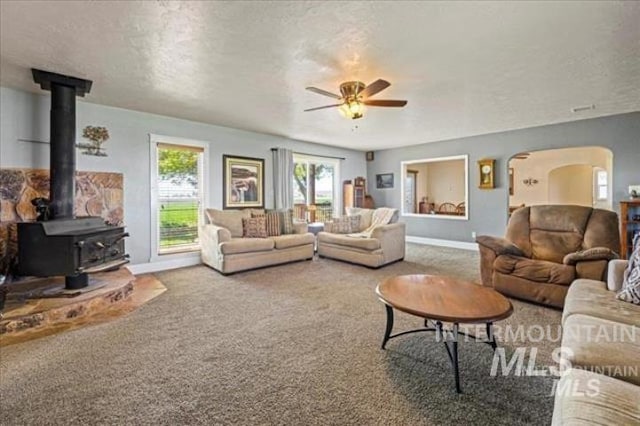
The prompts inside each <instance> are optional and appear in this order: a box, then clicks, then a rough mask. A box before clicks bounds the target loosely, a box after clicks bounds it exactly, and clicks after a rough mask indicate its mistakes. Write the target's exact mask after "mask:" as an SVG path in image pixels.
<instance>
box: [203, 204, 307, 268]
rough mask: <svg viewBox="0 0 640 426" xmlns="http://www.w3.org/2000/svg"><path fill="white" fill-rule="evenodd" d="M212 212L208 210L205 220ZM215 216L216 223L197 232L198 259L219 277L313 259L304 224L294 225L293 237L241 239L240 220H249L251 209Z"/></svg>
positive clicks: (229, 211) (290, 235) (289, 235)
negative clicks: (200, 257)
mask: <svg viewBox="0 0 640 426" xmlns="http://www.w3.org/2000/svg"><path fill="white" fill-rule="evenodd" d="M213 212H214V211H213V209H210V210H209V211H208V217H210V215H211V214H213ZM215 213H216V214H217V218H218V222H217V223H218V224H217V225H214V224H212V223H208V224H206V225H204V226H202V228H201V229H200V244H201V247H202V251H201V256H202V262H203V263H205V264H206V265H209V266H210V267H212V268H213V269H215V270H216V271H218V272H221V273H222V274H232V273H234V272H239V271H246V270H248V269H255V268H261V267H264V266H271V265H278V264H282V263H288V262H295V261H299V260H311V259H312V258H313V247H314V243H315V237H314V236H313V234H312V233H310V232H307V224H306V223H294V233H293V234H287V235H280V236H274V237H267V238H243V237H242V219H243V218H250V217H251V211H250V210H224V211H221V210H217V211H215ZM208 220H210V219H208ZM223 225H224V226H223Z"/></svg>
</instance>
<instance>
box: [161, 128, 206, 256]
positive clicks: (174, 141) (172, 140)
mask: <svg viewBox="0 0 640 426" xmlns="http://www.w3.org/2000/svg"><path fill="white" fill-rule="evenodd" d="M163 143H164V144H170V145H178V146H185V147H194V148H200V149H202V165H201V170H200V171H199V175H200V177H201V179H202V195H201V197H200V202H201V210H202V212H204V210H205V208H206V207H207V206H209V205H210V188H211V185H210V183H211V173H210V169H209V145H210V144H209V142H206V141H199V140H194V139H187V138H181V137H175V136H165V135H158V134H153V133H149V154H150V155H149V158H150V161H149V179H150V185H149V186H150V212H149V213H150V216H151V217H150V221H149V222H150V228H149V235H150V239H151V253H150V258H149V261H150V262H154V261H158V260H168V259H172V258H184V257H196V256H200V251H201V249H200V247H198V248H193V249H177V250H175V251H167V252H165V253H161V252H160V227H159V210H158V206H159V197H158V195H159V194H158V144H163ZM203 224H204V215H203V214H199V215H198V229H200V227H201V226H202V225H203Z"/></svg>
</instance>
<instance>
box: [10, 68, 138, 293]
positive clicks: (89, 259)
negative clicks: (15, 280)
mask: <svg viewBox="0 0 640 426" xmlns="http://www.w3.org/2000/svg"><path fill="white" fill-rule="evenodd" d="M32 72H33V79H34V81H35V82H36V83H38V84H40V87H41V88H42V89H44V90H50V91H51V128H50V135H51V139H50V141H51V142H50V143H51V155H50V157H51V159H50V166H51V173H50V174H51V184H50V188H51V189H50V194H51V195H50V200H42V199H37V200H34V201H33V203H34V205H37V207H38V220H39V221H38V222H25V223H19V224H18V272H19V273H20V274H22V275H34V276H38V277H48V276H53V275H64V276H65V287H66V288H67V289H79V288H83V287H86V286H87V285H88V283H89V279H88V275H87V274H88V273H91V272H100V271H105V270H110V269H116V268H118V267H120V266H122V265H124V264H126V263H128V262H129V261H128V257H129V256H128V255H127V254H126V253H125V249H124V238H125V237H127V236H128V235H129V234H128V233H126V232H124V227H122V226H111V225H106V224H105V223H104V221H103V220H102V219H101V218H99V217H79V218H76V217H75V216H74V212H73V208H74V201H75V172H76V146H75V145H76V96H84V95H85V93H89V91H90V90H91V85H92V82H91V81H90V80H83V79H79V78H75V77H69V76H65V75H61V74H55V73H51V72H47V71H41V70H36V69H34V70H32Z"/></svg>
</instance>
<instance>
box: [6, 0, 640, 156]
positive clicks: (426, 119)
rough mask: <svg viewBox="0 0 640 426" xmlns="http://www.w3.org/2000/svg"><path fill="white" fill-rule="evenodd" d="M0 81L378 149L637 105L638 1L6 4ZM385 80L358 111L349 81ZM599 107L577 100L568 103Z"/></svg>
mask: <svg viewBox="0 0 640 426" xmlns="http://www.w3.org/2000/svg"><path fill="white" fill-rule="evenodd" d="M0 14H1V18H0V19H1V21H0V35H1V40H0V41H1V43H0V55H1V56H0V84H2V85H3V86H9V87H17V88H21V89H26V90H30V91H34V92H38V91H39V89H38V87H37V85H36V84H34V83H33V82H32V80H31V76H30V72H29V68H31V67H36V68H42V69H45V70H49V71H54V72H58V73H62V74H70V75H73V76H78V77H84V78H88V79H92V80H93V81H94V86H93V90H92V92H91V94H90V95H88V97H87V99H86V100H87V101H88V102H94V103H99V104H105V105H111V106H117V107H122V108H129V109H134V110H140V111H147V112H152V113H157V114H164V115H169V116H174V117H180V118H185V119H190V120H196V121H202V122H207V123H213V124H219V125H223V126H229V127H235V128H239V129H246V130H253V131H258V132H263V133H269V134H275V135H282V136H286V137H289V138H293V139H300V140H307V141H312V142H318V143H324V144H330V145H338V146H344V147H350V148H356V149H363V150H367V149H380V148H390V147H397V146H403V145H411V144H418V143H424V142H431V141H436V140H443V139H450V138H456V137H463V136H470V135H477V134H483V133H490V132H496V131H502V130H508V129H516V128H524V127H531V126H536V125H542V124H549V123H557V122H563V121H571V120H577V119H583V118H591V117H596V116H603V115H610V114H617V113H624V112H630V111H637V110H640V2H611V1H606V2H553V3H552V2H541V3H534V2H495V3H493V2H474V3H467V2H447V3H444V2H443V3H440V2H423V3H418V2H412V3H399V2H340V3H338V2H304V1H298V2H283V1H278V2H200V1H198V2H171V1H142V2H133V1H120V2H115V1H113V2H107V1H96V2H68V3H67V2H63V1H56V2H53V1H44V2H36V1H28V2H14V1H2V2H1V3H0ZM377 78H384V79H387V80H389V81H390V82H391V83H392V86H391V87H390V88H388V89H387V90H385V91H384V92H382V93H380V94H379V95H377V96H376V98H377V99H385V98H386V99H407V100H408V101H409V103H408V105H407V107H405V108H403V109H395V108H393V109H392V108H369V109H368V110H367V112H366V114H365V117H364V118H363V119H360V120H353V121H352V120H348V119H345V118H343V117H342V116H340V114H339V113H338V111H337V110H333V109H327V110H321V111H316V112H306V113H305V112H303V109H305V108H311V107H315V106H321V105H327V104H331V103H333V102H332V99H330V98H325V97H323V96H319V95H317V94H314V93H310V92H307V91H305V89H304V88H305V87H306V86H310V85H313V86H317V87H320V88H324V89H326V90H330V91H334V92H337V91H338V85H339V83H341V82H342V81H345V80H351V79H357V80H361V81H364V82H365V83H370V82H372V81H373V80H375V79H377ZM591 104H595V105H596V108H595V109H594V110H589V111H585V112H581V113H572V112H571V108H572V107H575V106H583V105H591ZM356 126H357V127H356Z"/></svg>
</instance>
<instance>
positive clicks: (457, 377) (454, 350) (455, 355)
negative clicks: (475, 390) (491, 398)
mask: <svg viewBox="0 0 640 426" xmlns="http://www.w3.org/2000/svg"><path fill="white" fill-rule="evenodd" d="M452 346H453V348H452V350H451V352H452V354H451V358H452V360H451V363H452V364H453V375H454V376H455V380H456V392H457V393H462V390H461V389H460V371H459V366H458V323H457V322H456V323H453V344H452Z"/></svg>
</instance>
